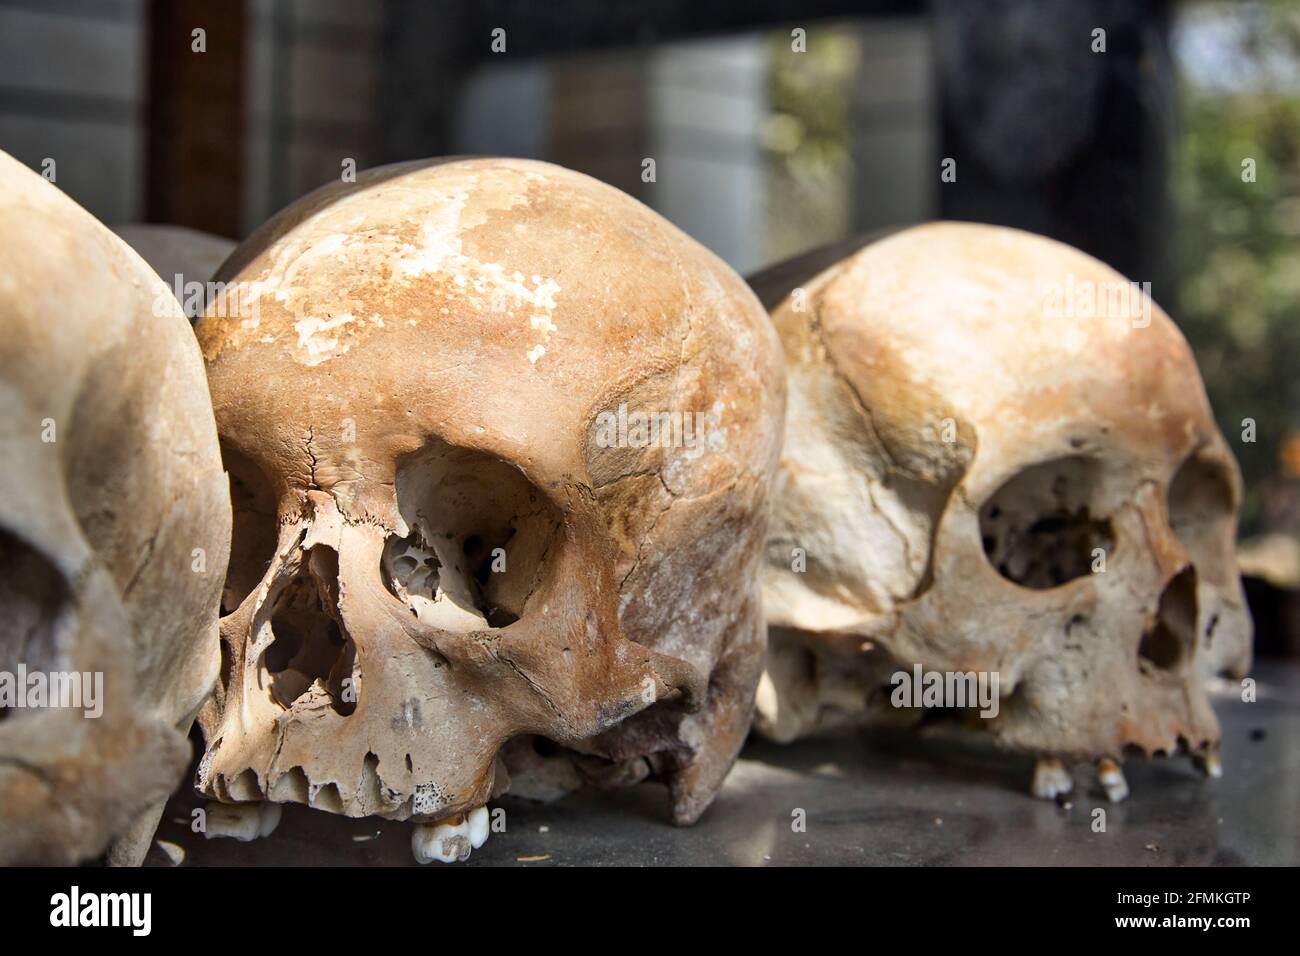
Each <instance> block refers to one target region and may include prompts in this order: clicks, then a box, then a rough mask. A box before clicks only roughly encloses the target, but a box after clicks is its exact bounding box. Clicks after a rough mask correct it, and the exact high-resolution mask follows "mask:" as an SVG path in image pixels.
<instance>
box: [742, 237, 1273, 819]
mask: <svg viewBox="0 0 1300 956" xmlns="http://www.w3.org/2000/svg"><path fill="white" fill-rule="evenodd" d="M847 251H848V250H847V249H844V248H842V247H841V248H840V249H839V250H836V251H835V252H833V253H832V254H831V256H830V257H829V261H828V256H827V255H825V254H819V253H814V254H812V255H810V256H809V257H808V258H807V259H805V260H804V261H803V262H802V263H801V262H798V261H796V262H793V263H787V264H784V265H782V266H780V267H777V268H775V269H773V270H772V271H770V272H768V273H766V274H763V275H760V276H758V277H756V278H755V279H754V280H753V285H754V287H755V289H756V290H758V291H759V293H760V297H762V298H764V299H765V304H767V305H769V307H771V308H772V309H773V311H772V316H773V320H774V322H775V324H776V326H777V329H778V333H779V334H780V336H781V338H782V342H783V345H784V347H785V353H786V361H787V368H788V382H789V410H788V426H787V429H786V443H785V449H784V452H783V456H782V465H781V469H780V474H779V477H778V484H777V492H776V499H775V505H774V509H775V510H774V517H773V528H772V532H771V535H770V538H769V545H768V560H767V570H766V572H765V582H764V592H765V594H764V597H765V605H766V611H767V614H768V616H769V620H770V622H771V624H772V625H773V629H772V632H771V641H772V648H771V651H770V662H769V665H768V671H767V674H766V676H765V679H764V683H763V686H762V689H761V690H760V694H759V705H758V712H759V713H758V718H757V725H758V726H759V727H760V729H762V731H763V732H764V733H766V734H768V735H770V736H773V737H775V738H777V739H791V738H794V737H797V736H800V735H802V734H805V733H808V732H810V731H811V730H813V729H815V728H817V727H819V726H825V725H827V724H830V723H834V722H837V721H842V720H849V721H860V720H877V719H879V720H891V721H894V722H900V721H901V722H903V723H909V722H915V721H916V719H917V718H918V716H919V714H920V713H921V712H919V711H916V710H909V711H907V712H900V711H898V710H896V709H894V708H892V707H891V706H890V703H891V696H892V689H891V679H892V675H893V674H894V673H895V672H898V671H900V670H901V671H903V672H904V673H908V672H911V671H912V670H913V669H914V668H915V666H916V665H918V664H919V665H921V667H922V668H923V670H924V671H925V672H938V673H940V674H941V675H947V674H959V673H960V674H967V673H974V674H976V675H978V674H980V673H985V674H997V675H998V677H999V683H1000V687H999V691H1000V699H999V707H998V713H997V715H996V716H995V717H992V718H991V719H984V720H980V719H974V720H968V721H967V723H968V725H969V726H974V727H976V728H977V729H978V730H980V731H983V732H984V733H986V734H987V735H989V737H991V738H992V740H994V741H996V743H997V744H998V745H1001V746H1003V747H1006V748H1010V749H1013V750H1017V751H1020V752H1025V753H1029V754H1033V755H1035V756H1036V757H1038V758H1040V760H1039V763H1038V768H1037V771H1036V774H1035V783H1034V789H1035V791H1036V792H1038V793H1039V794H1041V795H1044V796H1051V795H1055V794H1056V793H1058V792H1060V791H1062V790H1067V789H1069V787H1070V777H1069V775H1068V773H1067V771H1066V767H1065V766H1064V764H1065V763H1068V762H1071V761H1076V760H1082V759H1092V760H1097V761H1099V763H1098V767H1099V771H1100V774H1101V782H1102V784H1103V785H1104V786H1105V788H1106V789H1107V791H1108V793H1109V794H1110V796H1111V797H1112V798H1114V799H1118V798H1120V797H1122V796H1123V794H1124V793H1125V792H1126V786H1125V784H1124V781H1123V776H1122V772H1121V770H1120V768H1119V763H1118V762H1119V761H1120V760H1122V759H1123V758H1124V757H1126V756H1130V755H1147V756H1150V755H1160V754H1174V753H1179V752H1182V753H1189V754H1191V755H1193V756H1194V757H1195V758H1196V759H1197V760H1198V762H1199V763H1200V765H1201V766H1202V769H1204V770H1206V771H1207V772H1210V773H1216V772H1217V768H1218V761H1217V746H1218V742H1219V729H1218V725H1217V723H1216V720H1215V716H1214V713H1213V711H1212V709H1211V707H1210V704H1209V701H1208V697H1207V691H1206V684H1207V678H1208V677H1209V676H1211V675H1215V674H1219V673H1228V674H1232V675H1238V676H1240V675H1242V674H1244V672H1245V670H1246V668H1247V666H1248V664H1249V659H1250V632H1251V628H1250V622H1249V618H1248V616H1247V612H1246V610H1245V607H1244V603H1243V599H1242V593H1241V589H1240V582H1239V579H1238V576H1237V572H1236V565H1235V558H1234V555H1233V540H1234V535H1235V526H1236V510H1237V505H1238V498H1239V485H1240V478H1239V473H1238V469H1237V466H1236V462H1235V460H1234V459H1233V456H1232V454H1231V452H1230V450H1229V449H1228V447H1227V445H1226V443H1225V441H1224V439H1223V437H1222V436H1221V435H1220V433H1219V431H1218V429H1217V428H1216V426H1215V424H1214V421H1213V419H1212V417H1211V412H1210V407H1209V404H1208V402H1207V400H1206V396H1205V391H1204V388H1203V386H1202V384H1201V381H1200V377H1199V374H1198V372H1197V369H1196V365H1195V362H1194V360H1193V357H1192V354H1191V351H1190V350H1189V348H1188V346H1187V343H1186V342H1185V341H1184V340H1183V338H1182V336H1181V335H1180V334H1179V332H1178V330H1177V328H1176V327H1175V326H1174V324H1173V323H1172V322H1171V321H1170V320H1169V318H1168V317H1167V316H1166V315H1165V314H1164V313H1163V312H1162V311H1161V310H1160V309H1159V308H1158V307H1156V306H1155V305H1154V304H1153V303H1152V302H1151V301H1150V300H1149V298H1147V296H1146V295H1144V294H1143V293H1142V291H1141V290H1140V289H1138V288H1136V287H1135V286H1133V285H1131V284H1130V283H1128V282H1127V281H1126V280H1124V279H1123V278H1122V277H1121V276H1119V275H1118V274H1117V273H1115V272H1114V271H1112V270H1111V269H1109V268H1107V267H1106V266H1104V265H1103V264H1101V263H1100V262H1097V261H1096V260H1094V259H1092V258H1090V257H1088V256H1086V255H1084V254H1083V253H1080V252H1078V251H1076V250H1074V249H1071V248H1069V247H1068V246H1065V245H1062V244H1060V243H1057V242H1053V241H1050V240H1047V239H1044V238H1040V237H1036V236H1033V235H1030V234H1027V233H1023V232H1019V231H1016V230H1011V229H1003V228H995V227H990V226H982V225H973V224H955V223H940V224H932V225H926V226H921V227H917V228H912V229H908V230H905V231H902V232H900V233H896V234H893V235H890V236H888V237H887V238H883V239H878V240H876V241H872V242H869V243H868V244H867V245H865V247H863V248H861V250H860V251H858V252H856V253H854V254H852V255H849V256H847V257H844V258H842V256H843V255H844V253H846V252H847ZM836 259H838V260H839V261H837V262H836V261H835V260H836ZM831 262H835V264H833V265H831V264H830V263H831ZM827 265H829V266H830V267H829V268H825V267H826V266H827ZM823 270H824V271H823ZM796 549H799V550H796ZM801 561H802V562H806V564H801V563H800V562H801ZM895 686H897V685H895ZM930 716H931V717H934V716H937V713H936V712H932V713H931V714H930ZM962 716H964V717H967V718H969V717H970V716H971V714H969V713H964V714H963V715H962ZM932 723H933V722H932V721H927V725H932ZM940 726H943V724H942V722H941V723H940Z"/></svg>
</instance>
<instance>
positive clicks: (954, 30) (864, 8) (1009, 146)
mask: <svg viewBox="0 0 1300 956" xmlns="http://www.w3.org/2000/svg"><path fill="white" fill-rule="evenodd" d="M196 30H201V31H202V35H201V45H202V47H203V49H202V51H199V50H198V49H197V47H198V45H199V36H198V35H197V34H196V33H195V31H196ZM1098 30H1100V31H1104V32H1103V33H1101V34H1099V33H1098V32H1097V31H1098ZM498 31H501V32H498ZM0 148H3V149H5V150H7V151H8V152H10V153H12V154H14V155H15V156H16V157H17V158H18V159H20V160H22V161H23V162H25V163H27V164H29V165H30V166H32V167H33V168H35V169H37V170H42V169H44V168H46V167H47V166H48V161H49V160H54V162H55V167H54V168H55V170H56V173H55V175H56V182H57V184H58V185H59V186H60V187H61V188H62V189H64V190H65V191H66V192H68V193H69V194H71V195H72V196H73V198H75V199H77V200H78V201H79V202H80V203H82V204H83V205H84V206H85V207H86V208H88V209H89V210H90V211H91V212H92V213H94V214H95V215H96V216H98V217H99V218H100V219H101V220H103V221H104V222H106V223H109V224H114V225H116V224H122V223H132V222H152V223H173V224H178V225H182V226H188V227H191V228H195V229H200V230H203V231H206V232H211V233H216V234H218V235H222V236H227V237H230V238H236V239H237V238H240V237H242V236H245V235H247V234H248V233H249V232H250V231H251V230H252V229H253V228H255V227H256V226H257V225H258V224H259V223H261V222H262V221H263V220H264V219H266V218H267V217H268V216H269V215H270V214H272V213H273V212H275V211H276V210H277V209H279V208H281V207H282V206H284V205H286V204H287V203H289V202H291V201H292V200H294V199H295V198H297V197H298V196H301V195H302V194H304V193H306V192H308V191H310V190H311V189H313V188H315V187H316V186H319V185H321V184H323V183H325V182H328V181H331V180H337V179H338V178H339V176H340V174H341V172H342V171H343V170H345V169H346V168H347V164H348V163H349V162H352V163H353V164H354V165H355V168H357V169H364V168H365V167H367V166H373V165H377V164H380V163H386V162H393V161H396V160H402V159H412V158H418V157H425V156H435V155H445V154H456V153H491V154H508V155H514V156H529V157H536V158H540V159H547V160H551V161H553V162H557V163H561V164H563V165H565V166H569V167H571V168H574V169H578V170H582V171H584V172H587V173H589V174H591V175H594V176H597V177H599V178H600V179H603V180H605V181H607V182H609V183H611V184H613V185H615V186H617V187H619V188H621V189H623V190H625V191H627V192H629V193H631V194H633V195H635V196H637V197H638V198H640V199H641V200H642V201H644V202H646V203H647V204H648V205H650V206H651V207H653V208H655V209H657V210H658V211H659V212H661V213H663V214H664V215H665V216H667V217H668V218H669V219H671V220H673V221H674V222H675V223H677V224H678V225H679V226H680V227H682V228H683V229H685V230H686V231H687V232H689V233H691V234H692V235H694V236H695V237H696V238H698V239H699V240H700V241H702V242H703V243H705V244H706V245H708V246H709V247H711V248H712V249H713V250H714V251H716V252H717V253H718V254H719V255H721V256H722V257H723V258H724V259H726V260H727V261H728V262H729V263H730V264H731V265H732V266H734V267H735V268H736V269H737V270H739V271H740V272H742V273H749V272H752V271H754V270H756V269H758V268H759V267H761V266H763V265H765V264H767V263H770V262H773V261H776V260H779V259H782V258H785V257H787V256H790V255H794V254H797V253H800V252H802V251H804V250H807V249H810V248H812V247H814V246H817V245H821V244H824V243H827V242H830V241H833V240H836V239H840V238H843V237H846V236H849V235H852V234H856V233H861V232H865V231H869V230H873V229H876V228H880V227H884V226H890V225H897V224H903V223H911V222H918V221H922V220H927V219H934V218H952V219H970V220H979V221H985V222H993V223H1002V224H1007V225H1014V226H1019V227H1023V228H1027V229H1031V230H1034V231H1036V232H1040V233H1043V234H1046V235H1049V236H1053V237H1056V238H1059V239H1062V240H1064V241H1066V242H1069V243H1071V244H1073V245H1075V246H1078V247H1080V248H1082V249H1084V250H1086V251H1087V252H1090V253H1092V254H1093V255H1095V256H1098V257H1099V258H1101V259H1103V260H1105V261H1106V262H1108V263H1110V264H1111V265H1113V266H1115V267H1116V268H1117V269H1119V270H1120V271H1121V272H1123V273H1125V274H1127V275H1128V276H1129V277H1130V278H1132V279H1135V280H1137V281H1143V282H1150V283H1151V285H1152V291H1153V295H1154V297H1155V298H1156V300H1157V301H1158V302H1160V303H1161V304H1162V305H1163V306H1164V307H1165V308H1166V310H1167V311H1169V312H1170V314H1171V315H1173V316H1174V318H1175V319H1176V320H1177V321H1178V322H1179V324H1180V325H1181V326H1182V328H1183V329H1184V331H1185V333H1186V334H1187V336H1188V338H1189V339H1190V340H1191V342H1192V345H1193V347H1194V348H1195V350H1196V353H1197V357H1198V359H1199V362H1200V366H1201V370H1202V373H1203V375H1204V378H1205V381H1206V385H1207V387H1208V390H1209V392H1210V396H1211V400H1212V402H1213V404H1214V408H1215V411H1216V413H1217V416H1218V419H1219V423H1220V426H1221V427H1222V429H1223V431H1224V434H1225V435H1226V436H1227V437H1228V440H1229V442H1230V444H1231V445H1232V447H1233V448H1234V450H1235V452H1236V454H1237V457H1238V459H1239V460H1240V462H1241V465H1242V469H1243V471H1244V473H1245V478H1246V489H1247V493H1246V501H1245V506H1244V511H1243V515H1242V538H1243V542H1242V549H1241V553H1242V560H1243V568H1244V570H1245V571H1246V573H1247V575H1248V580H1247V584H1248V590H1249V593H1250V596H1251V601H1252V608H1253V610H1254V612H1255V615H1256V619H1257V622H1258V624H1259V629H1260V643H1261V649H1263V650H1269V649H1274V650H1280V649H1285V648H1287V647H1289V648H1290V649H1291V651H1292V652H1293V653H1300V601H1298V600H1297V598H1296V594H1297V591H1296V589H1297V587H1300V376H1297V374H1296V373H1297V369H1298V368H1300V245H1297V242H1296V240H1297V237H1300V4H1296V3H1294V2H1290V0H1288V2H1282V0H1254V2H1246V0H1241V2H1205V0H1181V2H1175V0H1152V2H1145V3H1144V2H1140V0H989V2H981V3H971V2H962V0H841V2H826V0H804V2H799V3H794V2H789V3H786V2H777V0H748V2H744V3H737V2H719V0H663V2H657V3H652V2H647V0H625V2H618V0H604V2H597V0H553V2H549V3H528V2H523V0H513V2H512V0H431V2H415V0H386V2H374V3H366V2H357V0H220V2H217V0H154V2H150V0H0ZM947 157H954V158H957V159H958V164H959V165H958V175H957V179H956V181H955V182H942V181H941V178H940V171H941V163H942V161H943V160H944V159H945V158H947ZM647 158H652V159H654V161H655V175H654V180H653V181H646V177H645V176H644V175H643V172H644V169H645V167H644V160H645V159H647ZM1247 420H1249V421H1250V422H1253V436H1249V431H1250V429H1249V427H1248V426H1247V424H1246V423H1247ZM1244 436H1249V437H1253V441H1251V440H1246V437H1244Z"/></svg>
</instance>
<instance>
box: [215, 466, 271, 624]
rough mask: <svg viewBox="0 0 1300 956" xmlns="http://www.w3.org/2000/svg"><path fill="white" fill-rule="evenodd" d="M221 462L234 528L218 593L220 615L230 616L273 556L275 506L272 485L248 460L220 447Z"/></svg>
mask: <svg viewBox="0 0 1300 956" xmlns="http://www.w3.org/2000/svg"><path fill="white" fill-rule="evenodd" d="M221 458H222V462H223V464H224V465H225V468H226V472H227V473H228V474H229V476H230V506H231V510H232V512H233V518H234V521H233V525H232V527H231V539H230V566H229V568H228V569H227V571H226V586H225V588H224V589H223V590H222V592H221V613H222V614H223V615H224V614H229V613H231V612H232V611H234V610H235V609H236V608H237V607H239V605H241V604H242V603H244V599H245V598H247V597H248V595H250V594H252V593H253V589H254V588H256V587H257V585H258V584H259V583H260V582H261V580H262V578H263V577H264V576H265V574H266V569H267V567H268V566H269V565H270V563H271V559H272V558H273V557H274V556H275V545H276V532H277V522H276V502H275V493H274V492H273V491H272V489H271V482H270V480H269V479H268V478H267V477H266V475H265V474H264V473H263V471H262V469H260V468H259V467H258V466H257V464H256V463H255V462H254V461H253V460H252V459H251V458H249V457H248V456H246V455H243V454H241V453H240V452H237V451H235V450H234V449H232V448H227V447H225V446H222V449H221Z"/></svg>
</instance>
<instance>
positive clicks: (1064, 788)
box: [1032, 757, 1074, 800]
mask: <svg viewBox="0 0 1300 956" xmlns="http://www.w3.org/2000/svg"><path fill="white" fill-rule="evenodd" d="M1073 789H1074V779H1073V778H1072V777H1071V776H1070V771H1068V770H1066V769H1065V764H1063V763H1061V761H1060V760H1058V759H1057V758H1055V757H1039V758H1038V761H1037V762H1036V763H1035V764H1034V782H1033V785H1032V791H1033V794H1034V796H1036V797H1039V798H1041V799H1043V800H1053V799H1055V798H1056V797H1057V796H1058V795H1059V794H1063V793H1069V792H1070V791H1071V790H1073Z"/></svg>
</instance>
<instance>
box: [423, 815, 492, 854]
mask: <svg viewBox="0 0 1300 956" xmlns="http://www.w3.org/2000/svg"><path fill="white" fill-rule="evenodd" d="M489 823H490V817H489V816H488V808H487V807H485V806H483V807H475V808H474V809H473V810H471V811H470V812H469V813H468V814H464V813H458V814H456V815H455V816H453V817H447V818H446V819H445V820H439V821H438V822H437V823H417V824H416V825H415V829H414V830H413V832H412V833H411V852H412V853H414V854H415V860H416V862H417V863H432V862H433V861H434V860H437V861H438V862H439V863H456V862H458V861H460V860H466V859H469V854H470V851H471V850H477V849H478V848H479V847H481V846H482V845H483V844H484V843H486V842H487V838H488V831H489Z"/></svg>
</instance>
